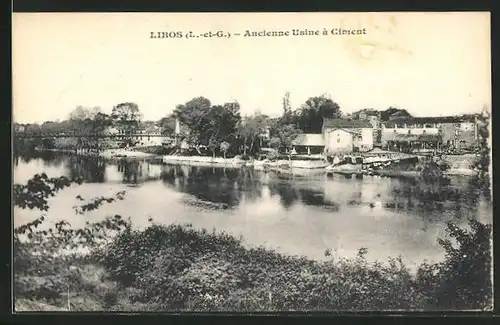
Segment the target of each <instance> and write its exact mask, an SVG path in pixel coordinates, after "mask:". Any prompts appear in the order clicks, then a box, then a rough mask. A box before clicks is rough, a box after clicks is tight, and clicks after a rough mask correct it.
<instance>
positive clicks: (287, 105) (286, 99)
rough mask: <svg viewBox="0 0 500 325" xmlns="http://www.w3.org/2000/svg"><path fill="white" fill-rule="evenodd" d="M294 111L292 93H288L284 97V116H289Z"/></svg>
mask: <svg viewBox="0 0 500 325" xmlns="http://www.w3.org/2000/svg"><path fill="white" fill-rule="evenodd" d="M291 111H292V105H291V104H290V93H289V92H286V93H285V96H283V115H287V114H289V113H290V112H291Z"/></svg>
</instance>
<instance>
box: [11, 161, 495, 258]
mask: <svg viewBox="0 0 500 325" xmlns="http://www.w3.org/2000/svg"><path fill="white" fill-rule="evenodd" d="M41 172H45V173H47V175H48V176H50V177H54V176H61V175H64V176H69V177H73V176H81V177H84V179H85V180H86V181H87V182H86V183H85V184H83V185H81V186H74V187H72V188H69V189H65V190H64V191H62V192H60V193H59V194H58V195H57V196H56V197H54V198H51V199H50V210H49V211H48V213H47V219H48V220H49V221H50V222H56V221H58V220H61V219H65V220H68V221H69V222H70V223H71V224H72V225H73V226H76V227H78V226H83V225H84V224H85V221H86V220H90V221H94V220H98V219H99V218H102V217H103V216H104V215H114V214H120V215H122V216H123V217H129V216H130V217H131V219H132V222H133V224H134V226H136V227H139V228H140V227H144V226H145V225H147V224H148V219H149V218H153V220H154V221H155V222H158V223H164V224H170V223H191V224H192V225H193V227H196V228H206V229H208V230H211V229H213V228H215V229H217V230H224V231H227V232H229V233H232V234H234V235H236V236H239V235H242V236H243V237H244V238H245V243H246V244H247V245H252V246H253V245H264V246H266V247H269V248H273V249H276V250H278V251H281V252H285V253H290V254H299V255H306V256H308V257H311V258H317V259H321V258H324V252H325V250H326V249H328V248H330V249H332V250H333V251H336V252H337V254H338V255H341V256H347V257H349V256H354V255H355V254H356V252H357V250H358V249H359V248H361V247H365V248H368V255H367V257H368V258H369V259H370V260H375V259H377V260H380V261H386V260H387V257H388V256H393V257H397V256H398V255H401V256H402V258H403V259H404V260H405V261H406V262H407V263H410V264H412V263H419V262H421V261H423V260H424V259H427V260H440V259H442V258H443V251H442V250H441V248H440V247H439V245H438V244H437V241H436V239H437V238H438V237H439V236H441V237H444V236H445V232H444V229H445V223H446V221H448V220H453V221H455V222H457V223H458V224H461V225H465V224H466V223H467V218H475V219H477V220H480V221H482V222H491V220H492V210H491V209H492V208H491V203H490V200H489V199H488V198H485V197H484V196H483V195H482V194H481V193H479V192H480V191H478V190H477V188H476V186H474V183H473V182H472V180H471V179H470V178H454V179H452V180H451V181H450V183H449V184H440V185H437V184H419V183H415V182H413V181H410V180H402V179H395V178H392V179H391V178H380V177H372V176H365V177H363V178H351V177H344V176H334V177H327V176H325V175H316V176H314V175H309V176H307V177H306V176H304V175H303V176H293V177H292V176H289V175H288V176H287V175H277V174H275V173H263V172H259V171H253V170H250V169H227V168H225V169H224V168H197V167H188V166H171V165H165V164H162V163H161V162H159V161H146V160H144V161H106V162H104V161H96V160H93V159H89V158H81V157H75V156H68V155H61V154H44V155H38V156H33V157H17V158H15V160H14V182H15V183H25V182H26V181H27V180H28V179H29V178H31V177H32V176H33V175H34V174H36V173H41ZM121 190H126V191H127V194H126V198H125V200H123V201H119V202H116V203H112V204H108V205H104V206H102V208H101V209H99V210H97V211H93V212H91V213H89V214H88V215H86V216H85V217H82V216H76V215H75V213H74V210H73V208H72V207H73V206H74V205H76V204H77V203H78V202H79V201H78V200H77V199H76V196H77V195H78V194H80V195H81V196H82V197H84V198H93V197H97V196H107V195H112V194H114V193H116V192H118V191H121ZM436 193H437V194H436ZM429 198H430V199H432V200H434V201H432V202H431V201H430V200H429ZM38 216H39V212H36V211H29V210H20V209H16V210H15V212H14V219H15V224H21V223H24V222H26V221H29V220H31V219H34V218H36V217H38Z"/></svg>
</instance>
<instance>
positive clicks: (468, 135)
mask: <svg viewBox="0 0 500 325" xmlns="http://www.w3.org/2000/svg"><path fill="white" fill-rule="evenodd" d="M381 140H382V146H383V147H386V148H388V149H392V150H399V151H413V150H415V149H441V148H449V149H466V148H473V147H476V146H477V145H478V141H479V139H478V132H477V121H476V118H475V117H472V116H443V117H411V118H396V119H392V120H390V121H387V122H384V123H382V138H381Z"/></svg>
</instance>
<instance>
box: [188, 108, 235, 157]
mask: <svg viewBox="0 0 500 325" xmlns="http://www.w3.org/2000/svg"><path fill="white" fill-rule="evenodd" d="M240 120H241V117H240V113H239V105H234V104H224V105H223V106H219V105H216V106H212V107H211V108H210V109H209V111H208V114H206V115H205V117H204V119H203V121H202V123H201V124H200V125H202V126H203V129H200V130H198V134H199V139H198V140H199V142H200V143H202V144H206V145H208V147H210V149H211V150H212V152H213V154H214V155H215V150H216V149H217V147H218V146H219V145H220V143H221V142H222V141H234V140H236V130H237V129H236V128H237V126H238V124H239V123H240Z"/></svg>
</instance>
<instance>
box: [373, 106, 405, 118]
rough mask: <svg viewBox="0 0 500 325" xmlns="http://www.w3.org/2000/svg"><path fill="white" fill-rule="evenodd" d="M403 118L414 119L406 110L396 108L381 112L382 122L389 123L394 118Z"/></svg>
mask: <svg viewBox="0 0 500 325" xmlns="http://www.w3.org/2000/svg"><path fill="white" fill-rule="evenodd" d="M401 117H404V118H406V117H412V115H411V114H410V113H408V111H407V110H405V109H399V108H396V107H392V106H391V107H389V108H388V109H386V110H384V111H382V112H380V120H381V121H384V122H385V121H389V120H391V119H394V118H401Z"/></svg>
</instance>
